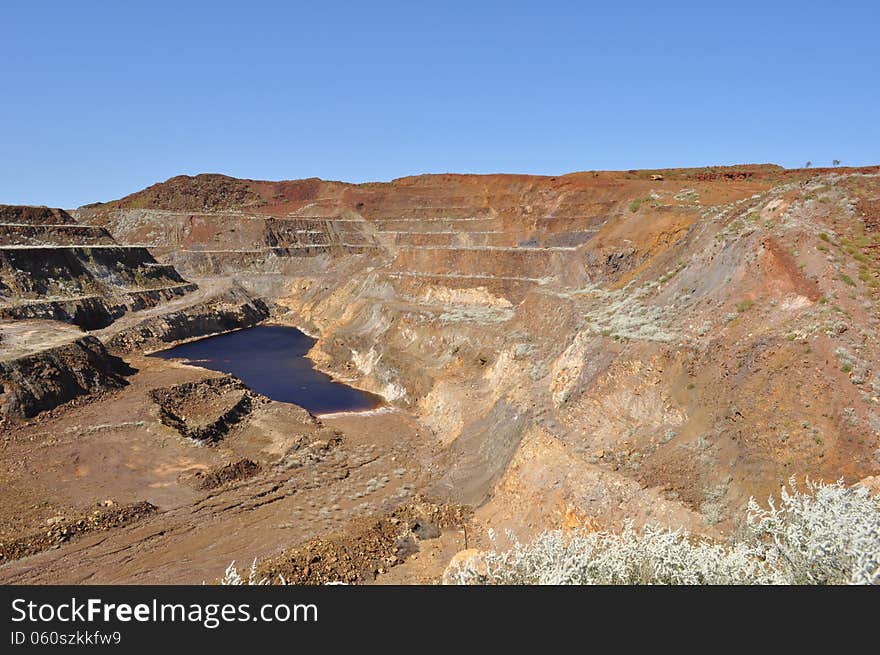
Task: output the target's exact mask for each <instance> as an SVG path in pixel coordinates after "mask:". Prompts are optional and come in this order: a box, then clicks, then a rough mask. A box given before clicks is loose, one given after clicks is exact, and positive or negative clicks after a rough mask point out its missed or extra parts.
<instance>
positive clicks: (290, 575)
mask: <svg viewBox="0 0 880 655" xmlns="http://www.w3.org/2000/svg"><path fill="white" fill-rule="evenodd" d="M468 516H469V511H468V510H467V509H466V508H465V507H464V506H461V505H445V504H435V503H430V502H426V501H416V502H413V503H410V504H407V505H401V506H399V507H397V508H396V509H394V510H393V511H392V512H391V513H390V514H387V515H384V516H381V517H372V518H369V519H362V520H360V521H358V522H356V523H355V525H354V526H352V528H351V529H349V530H347V531H346V532H344V533H341V534H336V535H332V536H329V537H327V538H325V539H314V540H312V541H309V542H307V543H305V544H303V545H301V546H298V547H297V548H294V549H293V550H291V551H289V552H287V553H284V554H282V555H280V556H278V557H276V558H274V559H271V560H268V561H266V562H263V564H262V565H260V566H259V572H260V575H261V577H263V576H265V577H268V578H269V579H271V580H277V579H278V578H279V576H281V577H283V578H284V580H286V581H287V582H288V583H290V584H327V583H330V582H345V583H349V584H356V583H362V582H369V581H372V580H374V579H375V578H376V576H378V575H381V574H382V573H385V572H386V571H387V570H388V569H389V568H390V567H393V566H397V565H398V564H401V563H403V562H404V561H405V560H406V558H407V557H409V556H410V555H412V554H413V553H415V552H417V551H418V549H419V547H418V541H419V540H422V539H430V538H434V537H436V536H439V534H440V530H442V529H444V528H452V527H457V526H460V525H462V524H463V523H464V522H465V520H466V519H467V518H468Z"/></svg>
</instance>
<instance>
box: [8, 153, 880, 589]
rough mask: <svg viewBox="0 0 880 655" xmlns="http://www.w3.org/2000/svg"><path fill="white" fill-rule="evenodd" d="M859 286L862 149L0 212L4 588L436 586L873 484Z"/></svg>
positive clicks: (695, 530) (874, 454) (185, 186)
mask: <svg viewBox="0 0 880 655" xmlns="http://www.w3.org/2000/svg"><path fill="white" fill-rule="evenodd" d="M878 301H880V167H870V168H858V169H856V168H844V167H837V168H833V169H805V170H787V169H783V168H780V167H777V166H772V165H760V166H759V165H754V166H752V165H746V166H734V167H716V168H704V169H674V170H672V169H670V170H652V171H628V172H584V173H574V174H570V175H563V176H559V177H539V176H525V175H484V176H478V175H451V174H450V175H423V176H418V177H410V178H403V179H398V180H394V181H393V182H390V183H370V184H347V183H342V182H331V181H324V180H320V179H306V180H297V181H285V182H264V181H255V180H241V179H234V178H230V177H225V176H222V175H198V176H195V177H175V178H172V179H170V180H168V181H166V182H163V183H161V184H156V185H154V186H151V187H149V188H147V189H144V190H143V191H140V192H138V193H134V194H133V195H130V196H127V197H125V198H122V199H120V200H115V201H112V202H106V203H98V204H93V205H87V206H84V207H80V208H78V209H67V210H61V209H49V208H46V207H21V206H8V205H0V494H2V498H0V582H2V583H5V584H10V583H23V584H39V583H74V584H79V583H109V584H113V583H195V584H199V583H202V582H208V583H212V582H216V581H217V580H218V579H219V578H220V577H221V576H222V575H223V573H224V571H225V570H226V568H227V566H229V564H230V563H231V562H233V561H234V562H236V563H237V565H238V566H242V567H245V568H246V567H249V566H250V565H251V563H252V562H255V566H256V570H257V572H258V574H259V575H261V576H268V577H269V578H271V579H275V576H279V575H280V576H283V577H284V579H285V580H287V581H289V582H294V583H323V582H329V581H342V582H353V583H379V584H381V583H434V582H437V581H439V580H440V579H441V578H442V576H443V573H444V570H445V569H446V568H447V565H448V564H449V562H450V561H451V560H453V559H454V558H458V559H459V560H460V559H461V557H462V555H461V551H465V550H468V551H469V552H474V551H473V549H477V550H480V549H485V548H487V547H488V537H487V534H488V532H489V530H490V529H493V530H494V531H495V532H496V533H497V534H500V535H503V534H505V533H506V532H505V531H507V530H510V531H511V533H512V534H515V535H516V536H517V537H518V538H520V539H522V540H527V539H529V538H530V537H532V536H534V535H536V534H538V533H540V532H542V531H545V530H548V529H559V528H565V527H567V526H574V525H581V526H583V525H588V526H601V528H603V529H608V530H612V529H620V528H621V527H622V526H624V525H626V524H627V523H632V524H633V525H634V526H636V528H638V527H640V526H645V525H648V524H655V525H659V526H664V527H668V528H683V529H686V530H688V531H689V532H690V533H692V534H695V535H701V536H705V537H706V538H709V539H723V538H725V537H728V536H730V535H733V534H735V533H736V532H737V531H738V530H740V529H741V528H742V525H741V522H742V517H743V513H744V509H745V507H746V505H747V503H748V501H749V499H750V498H751V497H755V498H757V499H761V500H766V499H767V498H768V497H770V496H774V495H778V494H779V490H780V486H781V485H782V484H783V483H784V482H786V481H787V480H789V479H790V478H792V477H793V478H795V479H796V480H800V481H803V480H804V479H805V478H809V479H812V480H821V481H829V482H830V481H835V480H839V479H842V480H843V481H844V482H845V484H847V485H855V484H857V483H861V484H863V485H865V486H868V487H869V488H871V489H874V490H877V489H878V488H880V478H878V476H880V343H878V334H880V332H878V324H880V305H878ZM301 376H308V377H307V378H306V377H301Z"/></svg>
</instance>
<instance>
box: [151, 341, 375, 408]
mask: <svg viewBox="0 0 880 655" xmlns="http://www.w3.org/2000/svg"><path fill="white" fill-rule="evenodd" d="M314 343H315V340H314V339H312V338H311V337H309V336H306V335H305V334H303V333H302V332H300V331H299V330H297V329H296V328H292V327H283V326H278V325H258V326H256V327H252V328H246V329H244V330H238V331H237V332H229V333H227V334H220V335H217V336H215V337H208V338H206V339H200V340H199V341H191V342H189V343H184V344H181V345H179V346H175V347H174V348H171V349H169V350H163V351H162V352H158V353H155V356H156V357H161V358H163V359H181V360H184V361H185V362H187V363H188V364H193V365H195V366H202V367H204V368H209V369H211V370H213V371H222V372H224V373H230V374H232V375H234V376H235V377H237V378H239V379H241V380H242V381H243V382H244V383H245V384H246V385H247V386H248V387H250V388H251V389H253V390H254V391H256V392H257V393H261V394H263V395H264V396H268V397H269V398H272V399H274V400H280V401H282V402H285V403H293V404H295V405H299V406H300V407H304V408H305V409H307V410H308V411H310V412H311V413H312V414H327V413H330V412H353V411H358V410H364V409H372V408H374V407H377V406H378V405H380V404H381V403H382V399H381V398H380V397H379V396H376V395H374V394H371V393H368V392H366V391H361V390H360V389H353V388H352V387H349V386H346V385H344V384H342V383H341V382H336V381H334V380H333V379H332V378H330V376H328V375H326V374H324V373H321V372H320V371H317V370H315V368H314V367H313V366H312V362H311V360H309V359H308V358H307V357H306V353H307V352H308V351H309V349H310V348H311V347H312V345H313V344H314Z"/></svg>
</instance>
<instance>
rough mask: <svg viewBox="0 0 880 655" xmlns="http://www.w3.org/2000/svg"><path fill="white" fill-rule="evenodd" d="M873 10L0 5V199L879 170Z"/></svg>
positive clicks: (658, 0)
mask: <svg viewBox="0 0 880 655" xmlns="http://www.w3.org/2000/svg"><path fill="white" fill-rule="evenodd" d="M878 25H880V3H878V2H876V1H874V2H864V1H863V2H851V1H850V2H848V1H846V0H844V1H840V2H836V3H828V2H810V1H804V0H801V1H799V2H788V1H780V2H772V1H771V0H764V1H763V2H751V1H750V0H738V1H737V2H725V3H710V2H675V1H674V0H666V1H664V0H653V1H651V2H641V1H634V2H627V3H622V2H609V1H607V0H606V1H605V2H602V3H601V4H594V3H591V2H585V1H581V2H552V1H544V2H529V3H519V2H446V3H444V2H435V3H421V2H400V3H395V2H370V3H367V2H357V3H354V2H353V3H344V2H336V3H318V2H311V3H302V4H300V3H295V2H261V1H259V0H252V1H250V2H241V1H240V0H239V1H238V2H224V1H222V0H215V1H214V2H204V3H201V2H162V1H158V0H154V1H152V2H134V1H132V2H102V3H99V2H89V1H87V0H77V1H76V2H70V1H58V2H40V1H38V0H28V1H18V0H3V2H2V4H0V26H2V33H3V37H2V41H0V53H2V55H0V83H2V87H0V88H2V90H3V93H2V95H0V202H7V203H28V204H48V205H54V206H62V207H68V208H70V207H76V206H79V205H81V204H84V203H88V202H96V201H101V200H109V199H113V198H117V197H120V196H123V195H125V194H127V193H131V192H133V191H136V190H138V189H140V188H143V187H145V186H147V185H149V184H152V183H154V182H157V181H161V180H164V179H167V178H169V177H171V176H173V175H178V174H195V173H200V172H220V173H226V174H229V175H234V176H237V177H249V178H256V179H294V178H300V177H311V176H318V177H322V178H325V179H341V180H348V181H353V182H361V181H370V180H389V179H392V178H395V177H400V176H403V175H412V174H418V173H427V172H464V173H489V172H510V173H537V174H560V173H565V172H570V171H576V170H594V169H629V168H648V167H665V166H700V165H710V164H730V163H748V162H775V163H779V164H782V165H784V166H789V167H795V166H801V165H803V164H804V162H806V161H808V160H810V161H812V162H813V163H814V164H815V165H820V164H823V165H827V164H829V163H830V161H831V160H832V159H835V158H836V159H841V160H843V162H844V163H847V164H853V165H857V164H876V163H880V125H878V123H880V121H878V116H880V48H878V45H877V38H878V37H877V27H878Z"/></svg>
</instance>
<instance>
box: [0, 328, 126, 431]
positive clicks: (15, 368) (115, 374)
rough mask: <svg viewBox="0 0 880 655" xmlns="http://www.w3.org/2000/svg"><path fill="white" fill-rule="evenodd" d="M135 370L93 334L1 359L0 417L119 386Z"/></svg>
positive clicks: (25, 415) (26, 414)
mask: <svg viewBox="0 0 880 655" xmlns="http://www.w3.org/2000/svg"><path fill="white" fill-rule="evenodd" d="M134 372H135V371H134V369H132V368H131V367H130V366H129V365H128V364H126V363H125V362H124V361H122V360H121V359H120V358H118V357H115V356H113V355H110V354H109V353H108V352H107V350H106V349H105V348H104V346H103V344H102V343H101V342H100V341H99V340H98V339H97V338H95V337H93V336H85V337H83V338H81V339H78V340H76V341H74V342H72V343H69V344H64V345H61V346H57V347H54V348H50V349H48V350H44V351H42V352H39V353H34V354H31V355H27V356H24V357H20V358H18V359H14V360H10V361H0V387H2V391H0V417H2V419H3V420H4V421H6V420H8V419H15V418H30V417H32V416H35V415H36V414H38V413H39V412H42V411H45V410H47V409H52V408H54V407H57V406H58V405H60V404H62V403H65V402H68V401H70V400H73V399H74V398H78V397H80V396H84V395H87V394H94V393H99V392H101V391H106V390H112V389H119V388H121V387H123V386H125V385H126V384H127V382H126V380H125V378H126V376H129V375H131V374H133V373H134Z"/></svg>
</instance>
